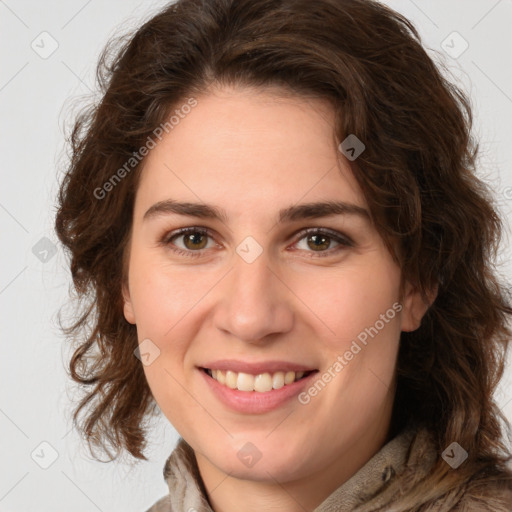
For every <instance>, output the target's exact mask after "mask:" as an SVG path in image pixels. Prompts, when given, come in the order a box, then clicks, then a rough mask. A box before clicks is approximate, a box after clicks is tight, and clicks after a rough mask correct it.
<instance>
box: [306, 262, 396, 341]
mask: <svg viewBox="0 0 512 512" xmlns="http://www.w3.org/2000/svg"><path fill="white" fill-rule="evenodd" d="M399 280H400V272H399V269H398V268H397V267H396V266H395V265H394V264H391V263H389V262H385V264H383V263H382V260H380V264H368V265H360V266H357V267H355V266H351V267H350V268H348V267H347V268H346V269H338V270H337V271H335V272H330V273H329V275H327V273H325V272H324V273H322V274H320V273H316V276H313V275H312V276H308V277H303V278H301V280H300V291H299V292H298V293H300V295H299V296H300V297H304V298H305V299H304V303H305V304H306V305H307V306H308V308H309V309H310V310H311V312H312V314H313V315H314V316H315V317H316V318H317V320H318V322H319V325H320V326H321V327H320V328H321V330H322V332H325V338H324V339H325V341H328V342H329V344H330V345H331V346H332V348H333V349H337V350H342V349H345V347H346V346H347V345H348V346H349V345H350V343H351V341H352V340H355V339H357V337H358V336H359V335H360V338H361V339H362V340H363V341H364V337H365V333H366V332H367V330H368V329H370V330H371V331H372V332H374V329H372V328H373V327H375V324H377V325H376V327H377V330H378V331H379V335H380V334H382V336H379V337H382V338H387V337H388V336H389V337H391V338H396V337H397V336H398V335H399V332H400V328H399V324H400V322H399V318H400V315H399V312H400V310H401V307H400V305H399V304H398V300H399ZM384 333H385V334H384Z"/></svg>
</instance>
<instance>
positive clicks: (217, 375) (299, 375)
mask: <svg viewBox="0 0 512 512" xmlns="http://www.w3.org/2000/svg"><path fill="white" fill-rule="evenodd" d="M202 370H203V371H204V372H205V373H207V374H208V375H209V376H210V377H212V378H213V379H214V380H216V381H217V382H218V383H219V384H222V385H223V386H225V387H227V388H230V389H237V390H238V391H247V392H251V391H256V392H258V393H266V392H268V391H271V390H273V389H281V388H282V387H284V386H288V385H290V384H293V383H294V382H297V381H299V380H301V379H303V378H305V377H307V376H309V375H310V374H311V373H313V371H306V372H304V371H297V372H294V371H277V372H273V373H268V372H265V373H260V374H258V375H252V374H250V373H244V372H234V371H231V370H227V371H222V370H215V369H214V370H211V369H209V368H203V369H202Z"/></svg>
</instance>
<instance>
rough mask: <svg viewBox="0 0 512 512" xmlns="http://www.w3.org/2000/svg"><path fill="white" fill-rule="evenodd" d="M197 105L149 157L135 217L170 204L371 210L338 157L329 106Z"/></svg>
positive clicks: (270, 98) (241, 97)
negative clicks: (328, 205) (336, 203)
mask: <svg viewBox="0 0 512 512" xmlns="http://www.w3.org/2000/svg"><path fill="white" fill-rule="evenodd" d="M195 99H196V101H197V104H196V106H194V107H193V108H192V109H186V110H187V112H188V113H186V114H184V113H183V112H182V113H181V116H180V117H179V122H178V123H177V124H175V125H174V127H173V128H172V130H170V131H169V132H168V133H166V134H164V135H163V137H162V139H161V141H159V142H158V143H157V144H156V147H155V148H154V149H152V150H151V151H150V152H149V154H148V156H147V157H146V159H145V162H144V166H143V169H142V175H141V179H140V182H139V189H138V191H137V200H136V210H140V209H141V208H143V207H146V208H147V207H149V206H151V204H153V203H154V202H157V201H162V200H166V199H168V198H170V197H171V198H175V199H180V200H189V201H195V202H197V201H201V200H203V201H207V202H209V203H215V204H222V205H225V209H226V211H228V213H230V211H231V213H232V214H233V215H243V214H246V213H247V212H249V211H253V212H254V211H258V210H259V211H261V209H262V208H265V209H269V208H271V209H272V208H274V207H275V209H276V210H277V209H280V208H281V207H282V206H283V205H289V204H295V203H297V202H299V201H303V202H311V201H316V200H344V201H350V202H352V203H355V204H359V205H361V206H364V205H365V204H366V202H365V198H364V197H363V195H362V192H361V190H360V189H359V187H358V185H357V183H356V181H355V178H354V176H353V174H352V171H351V169H350V166H349V163H348V161H347V160H346V159H345V158H344V157H340V154H339V152H338V150H337V141H336V140H335V137H334V113H333V110H332V108H331V107H330V105H329V103H328V102H327V101H324V100H319V99H312V98H302V97H297V96H286V94H285V93H284V92H283V91H281V92H279V93H278V92H276V91H275V90H269V91H261V90H260V91H256V90H252V89H234V88H223V89H216V90H213V91H211V92H210V93H208V94H204V95H201V96H198V97H196V98H195ZM175 109H178V110H179V106H177V107H175ZM175 111H176V110H174V112H175ZM140 213H141V212H139V214H140Z"/></svg>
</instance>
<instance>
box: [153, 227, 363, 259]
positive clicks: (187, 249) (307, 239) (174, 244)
mask: <svg viewBox="0 0 512 512" xmlns="http://www.w3.org/2000/svg"><path fill="white" fill-rule="evenodd" d="M295 239H296V242H295V243H294V244H293V245H292V247H294V248H292V249H291V251H293V252H295V251H297V250H299V251H303V252H305V253H311V254H309V255H308V256H309V257H323V256H331V255H333V254H337V253H338V252H340V251H342V250H344V249H346V248H347V247H353V246H354V243H353V242H352V240H351V239H350V238H349V237H347V236H346V235H343V234H342V233H339V232H337V231H334V230H330V229H326V228H308V229H305V230H302V231H300V232H299V233H298V234H297V235H296V236H295ZM160 242H161V244H162V245H164V246H165V247H168V248H169V249H170V250H172V251H173V252H174V253H176V254H178V255H179V256H188V257H199V256H202V255H203V251H205V250H207V249H211V248H213V247H217V248H219V247H221V246H220V245H219V244H217V243H216V242H215V241H214V237H213V235H212V233H211V232H210V231H209V230H208V229H206V228H202V227H187V228H181V229H178V230H175V231H172V232H171V233H166V234H165V235H164V236H163V237H162V239H161V240H160ZM333 245H334V247H333Z"/></svg>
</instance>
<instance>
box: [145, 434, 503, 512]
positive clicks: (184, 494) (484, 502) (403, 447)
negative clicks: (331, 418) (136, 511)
mask: <svg viewBox="0 0 512 512" xmlns="http://www.w3.org/2000/svg"><path fill="white" fill-rule="evenodd" d="M437 457H438V454H437V453H436V450H435V449H434V448H433V442H432V439H431V437H430V434H429V433H428V432H427V431H426V430H424V429H412V428H406V429H404V430H403V431H402V432H401V433H400V434H399V435H398V436H396V437H395V438H393V439H392V440H391V441H389V442H388V443H387V444H386V445H384V446H383V447H382V448H381V450H380V451H379V452H378V453H376V454H375V455H374V456H373V457H372V458H371V459H370V460H369V461H368V462H367V463H366V464H365V465H364V466H363V467H362V468H361V469H360V470H359V471H358V472H357V473H356V474H354V475H353V476H352V477H351V478H350V479H349V480H348V481H346V482H345V483H344V484H342V485H341V486H340V487H339V488H338V489H336V491H334V492H333V493H332V494H331V495H330V496H329V497H327V498H326V499H325V501H324V502H323V503H321V504H320V505H319V506H318V507H317V508H316V509H315V510H314V511H312V512H349V511H350V512H377V511H379V512H385V511H386V512H395V511H396V510H397V508H396V504H397V503H399V499H398V497H397V495H396V485H390V484H391V483H395V484H396V483H397V482H396V480H397V479H399V480H401V481H402V482H401V487H402V489H404V490H405V489H407V488H409V487H410V486H411V485H414V482H417V481H418V480H419V479H420V478H421V477H422V476H423V475H426V474H427V473H428V471H429V469H430V468H431V467H432V465H433V464H434V462H435V461H436V458H437ZM164 478H165V480H166V482H167V484H168V485H169V494H168V495H167V496H165V497H163V498H162V499H160V500H159V501H158V502H157V503H155V504H154V505H153V506H152V507H151V508H150V509H148V510H147V512H213V509H212V508H211V507H210V505H209V503H208V500H207V496H206V493H205V491H204V486H203V483H202V480H201V477H200V474H199V470H198V467H197V463H196V459H195V456H194V452H193V450H192V448H191V447H190V446H189V445H188V444H187V443H186V442H185V440H184V439H182V438H180V440H179V442H178V444H177V446H176V448H175V450H174V451H173V452H172V454H171V455H170V457H169V458H168V460H167V462H166V464H165V468H164ZM488 487H489V486H485V488H484V491H483V492H482V488H481V487H478V485H476V486H475V485H474V483H468V484H467V485H464V486H461V487H460V488H459V489H456V490H454V491H451V492H450V493H448V494H446V495H445V496H443V499H440V500H437V501H436V503H435V504H431V505H424V506H423V507H419V508H418V509H415V511H416V510H417V511H421V512H512V484H511V485H509V486H506V485H505V484H503V487H500V488H498V487H496V489H489V488H488ZM482 495H483V496H482ZM397 500H398V501H397ZM393 504H395V506H394V505H393ZM415 511H414V512H415ZM411 512H413V511H412V510H411Z"/></svg>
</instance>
